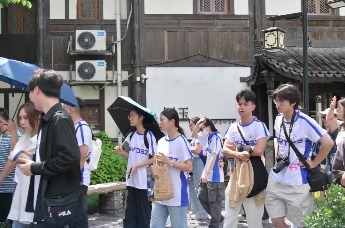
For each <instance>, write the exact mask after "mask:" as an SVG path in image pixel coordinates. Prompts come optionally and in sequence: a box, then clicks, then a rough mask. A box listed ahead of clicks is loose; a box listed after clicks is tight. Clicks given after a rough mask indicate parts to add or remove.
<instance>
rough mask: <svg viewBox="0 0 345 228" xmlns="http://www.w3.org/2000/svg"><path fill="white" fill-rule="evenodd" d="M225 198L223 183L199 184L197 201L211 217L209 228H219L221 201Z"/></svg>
mask: <svg viewBox="0 0 345 228" xmlns="http://www.w3.org/2000/svg"><path fill="white" fill-rule="evenodd" d="M224 198H225V187H224V183H223V182H221V183H216V182H208V183H207V184H205V183H200V184H199V189H198V199H199V201H200V203H201V205H202V207H203V208H204V209H205V211H206V212H207V213H208V214H209V215H210V216H211V221H210V225H209V227H210V228H219V225H220V223H221V222H222V221H223V219H224V218H223V217H222V213H221V212H222V200H224Z"/></svg>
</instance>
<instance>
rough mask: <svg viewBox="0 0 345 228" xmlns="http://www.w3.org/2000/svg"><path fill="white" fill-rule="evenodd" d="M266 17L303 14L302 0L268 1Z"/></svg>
mask: <svg viewBox="0 0 345 228" xmlns="http://www.w3.org/2000/svg"><path fill="white" fill-rule="evenodd" d="M265 4H266V15H284V14H290V13H298V12H301V0H289V1H287V0H266V3H265Z"/></svg>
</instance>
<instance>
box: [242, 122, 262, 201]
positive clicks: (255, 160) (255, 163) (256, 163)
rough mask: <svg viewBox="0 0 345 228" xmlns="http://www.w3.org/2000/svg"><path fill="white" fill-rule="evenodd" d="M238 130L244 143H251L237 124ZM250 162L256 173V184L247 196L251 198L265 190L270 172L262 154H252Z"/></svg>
mask: <svg viewBox="0 0 345 228" xmlns="http://www.w3.org/2000/svg"><path fill="white" fill-rule="evenodd" d="M237 130H238V132H239V133H240V135H241V138H242V139H243V141H244V143H245V144H246V145H250V143H249V142H248V141H247V140H246V139H245V138H244V137H243V134H242V132H241V130H240V128H239V126H238V124H237ZM242 151H243V149H240V150H239V152H242ZM249 160H250V162H251V163H252V167H253V173H254V184H253V189H252V191H251V192H250V193H249V195H248V196H247V198H251V197H253V196H256V195H257V194H258V193H260V192H261V191H263V190H265V189H266V187H267V182H268V173H267V170H266V167H265V165H264V163H263V162H262V160H261V157H260V156H250V157H249Z"/></svg>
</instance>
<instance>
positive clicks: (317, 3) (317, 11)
mask: <svg viewBox="0 0 345 228" xmlns="http://www.w3.org/2000/svg"><path fill="white" fill-rule="evenodd" d="M320 4H321V3H320V0H315V9H316V13H308V15H335V10H334V9H332V8H331V7H329V13H321V12H320Z"/></svg>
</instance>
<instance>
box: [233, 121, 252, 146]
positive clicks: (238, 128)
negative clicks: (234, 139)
mask: <svg viewBox="0 0 345 228" xmlns="http://www.w3.org/2000/svg"><path fill="white" fill-rule="evenodd" d="M236 125H237V130H238V133H240V136H241V138H242V139H243V142H244V143H245V144H246V145H250V143H249V142H248V141H247V140H246V139H245V138H244V137H243V134H242V131H241V130H240V127H239V126H238V123H237V124H236Z"/></svg>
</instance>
